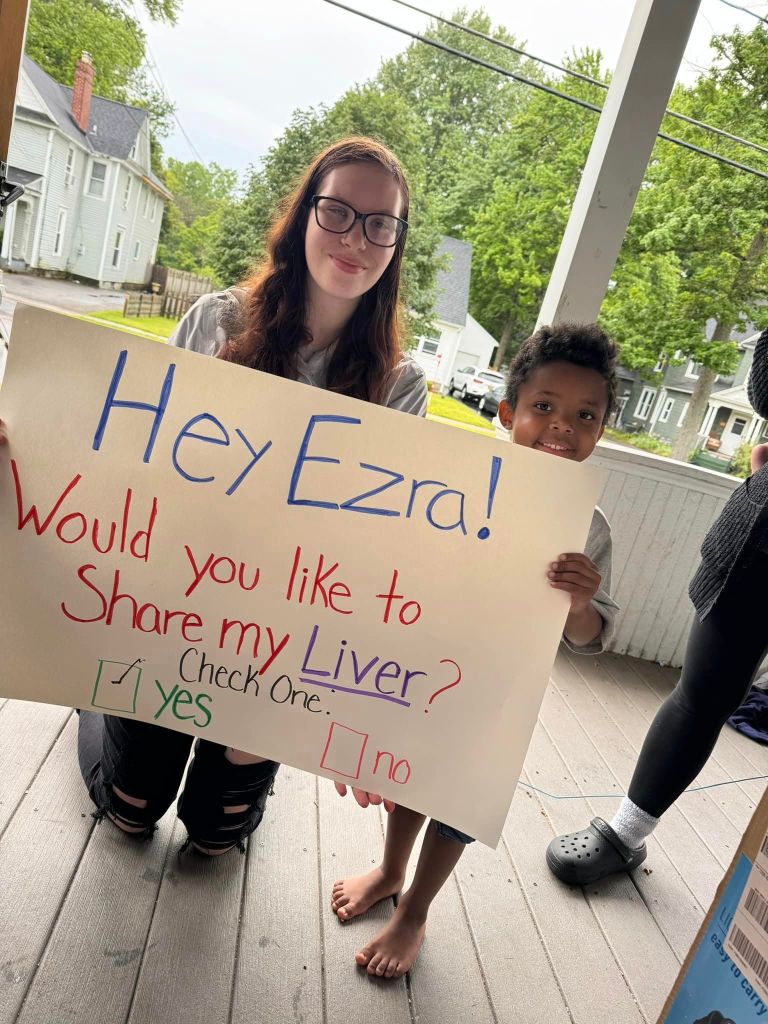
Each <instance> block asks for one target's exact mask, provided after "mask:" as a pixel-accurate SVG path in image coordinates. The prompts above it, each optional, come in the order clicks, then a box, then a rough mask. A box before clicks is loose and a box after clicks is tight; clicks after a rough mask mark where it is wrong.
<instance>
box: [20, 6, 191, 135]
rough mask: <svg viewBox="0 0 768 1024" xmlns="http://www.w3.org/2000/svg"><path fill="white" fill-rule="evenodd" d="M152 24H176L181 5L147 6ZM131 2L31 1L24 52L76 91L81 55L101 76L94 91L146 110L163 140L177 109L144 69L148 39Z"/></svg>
mask: <svg viewBox="0 0 768 1024" xmlns="http://www.w3.org/2000/svg"><path fill="white" fill-rule="evenodd" d="M144 6H145V8H146V10H147V12H148V14H149V15H150V17H151V18H153V20H156V21H165V22H169V23H170V24H175V22H176V18H177V16H178V12H179V9H180V6H181V2H180V0H144ZM134 12H135V8H134V6H133V4H131V3H130V2H128V0H31V3H30V8H29V21H28V24H27V36H26V43H25V50H26V52H27V54H29V56H30V57H31V58H32V59H33V60H34V61H36V62H37V63H38V64H39V65H40V67H41V68H42V69H43V70H44V71H46V72H47V73H48V74H49V75H51V76H52V77H53V78H55V79H56V81H57V82H61V83H62V84H63V85H72V81H73V76H74V71H75V64H76V63H77V60H78V58H79V57H80V55H81V53H82V52H83V51H84V50H86V51H87V52H88V53H90V55H91V58H92V60H93V64H94V68H95V70H96V78H95V81H94V91H95V92H96V94H97V95H98V96H103V97H104V98H105V99H111V100H119V101H120V102H121V103H131V104H134V105H136V106H140V107H143V108H144V109H146V110H147V111H148V112H149V114H150V117H151V119H152V128H153V131H154V133H155V135H156V136H157V137H158V138H163V137H165V136H166V135H167V134H168V133H169V131H170V118H171V116H172V113H173V106H172V104H171V103H169V101H168V100H167V99H166V97H165V96H164V95H163V93H162V92H161V91H160V90H159V89H157V88H156V87H155V86H153V85H152V84H151V82H150V79H149V76H148V74H147V70H146V68H145V67H144V66H143V63H144V55H145V46H146V37H145V34H144V31H143V29H142V28H141V26H140V24H139V23H138V21H137V19H136V16H135V13H134Z"/></svg>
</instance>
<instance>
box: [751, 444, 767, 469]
mask: <svg viewBox="0 0 768 1024" xmlns="http://www.w3.org/2000/svg"><path fill="white" fill-rule="evenodd" d="M766 462H768V444H756V445H755V447H754V448H753V449H752V452H751V454H750V456H749V463H750V466H751V468H752V472H753V473H756V472H757V471H758V469H762V468H763V466H764V465H765V464H766Z"/></svg>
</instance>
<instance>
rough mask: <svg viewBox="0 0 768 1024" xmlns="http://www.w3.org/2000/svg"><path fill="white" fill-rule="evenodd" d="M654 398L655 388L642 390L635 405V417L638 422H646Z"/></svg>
mask: <svg viewBox="0 0 768 1024" xmlns="http://www.w3.org/2000/svg"><path fill="white" fill-rule="evenodd" d="M655 396H656V388H643V390H642V392H641V393H640V401H639V402H638V403H637V408H636V409H635V416H636V417H637V419H639V420H647V419H648V413H649V412H650V411H651V406H652V405H653V399H654V397H655Z"/></svg>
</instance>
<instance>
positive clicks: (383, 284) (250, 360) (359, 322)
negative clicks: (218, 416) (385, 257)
mask: <svg viewBox="0 0 768 1024" xmlns="http://www.w3.org/2000/svg"><path fill="white" fill-rule="evenodd" d="M354 163H368V164H377V165H378V166H379V167H383V168H384V169H385V170H386V171H388V172H389V174H391V175H392V177H393V178H394V180H395V181H396V182H397V185H398V187H399V189H400V194H401V196H402V208H401V210H400V216H401V217H402V218H403V220H407V219H408V185H407V183H406V180H405V176H404V174H403V171H402V168H401V166H400V163H399V162H398V160H397V157H396V156H395V155H394V154H393V153H392V152H391V151H390V150H388V149H387V148H386V147H385V146H383V145H382V144H381V143H379V142H376V141H375V140H373V139H368V138H364V137H356V136H354V137H351V138H347V139H342V140H341V141H340V142H336V143H334V144H333V145H332V146H329V147H328V148H327V149H325V150H323V152H322V153H319V154H318V155H317V156H316V157H315V159H314V160H313V161H312V163H311V164H310V165H309V167H308V168H307V170H306V171H305V173H304V174H303V176H302V178H301V180H300V181H299V183H298V184H297V185H296V187H295V188H294V190H293V192H292V193H291V194H290V195H288V196H286V197H285V198H284V199H283V201H282V203H281V205H280V210H279V215H278V217H277V219H276V221H275V222H274V224H273V225H272V229H271V231H270V233H269V237H268V239H267V254H266V257H265V259H264V261H263V262H262V264H261V265H260V266H259V267H258V268H257V270H256V271H255V272H254V273H253V274H252V275H251V276H250V277H249V278H248V279H246V280H245V281H244V282H243V287H244V288H245V290H246V299H245V309H246V324H245V329H244V330H243V331H242V332H241V333H240V334H239V335H238V336H237V337H235V338H232V339H230V340H229V341H228V343H227V344H226V345H224V346H223V347H222V349H221V351H220V352H219V357H220V358H222V359H227V360H229V361H230V362H234V363H241V364H242V365H244V366H250V367H252V368H253V369H255V370H264V371H266V372H267V373H274V374H277V376H279V377H292V378H293V377H295V376H296V356H297V351H298V348H299V346H300V345H301V344H302V343H304V342H306V341H308V340H309V338H308V336H307V329H306V326H305V323H304V320H305V315H306V291H307V261H306V257H305V255H304V235H305V232H306V228H307V219H308V217H309V216H310V213H309V200H310V197H311V196H313V195H314V194H315V193H316V192H317V191H318V187H319V185H320V183H321V182H322V180H323V178H324V177H325V176H326V175H327V174H329V173H330V171H332V170H333V169H334V168H335V167H341V166H343V165H345V164H354ZM405 235H406V232H403V234H402V235H401V236H400V238H399V239H398V241H397V244H396V246H395V252H394V255H393V257H392V260H391V261H390V263H389V265H388V266H387V269H386V270H385V271H384V273H383V274H382V275H381V277H380V278H379V280H378V281H377V282H376V284H375V285H374V286H373V288H371V289H369V290H368V291H367V292H366V293H365V294H364V295H363V296H362V297H361V299H360V302H359V303H358V305H357V308H356V309H355V312H354V313H353V314H352V317H351V319H350V321H349V323H348V324H347V325H346V327H345V328H344V330H343V332H342V335H341V338H340V339H339V344H338V345H337V346H336V349H335V351H334V353H333V356H332V358H331V362H330V365H329V366H328V384H327V386H328V389H329V390H330V391H338V392H340V393H341V394H343V395H352V396H353V397H354V398H362V399H366V400H367V401H369V402H381V401H382V400H383V398H384V395H385V393H386V388H387V382H388V380H389V379H390V375H391V373H392V371H393V369H394V368H395V366H396V365H397V363H398V361H399V360H400V359H401V357H402V351H401V347H400V319H401V308H400V267H401V264H402V259H403V248H404V246H405Z"/></svg>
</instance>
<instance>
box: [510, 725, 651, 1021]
mask: <svg viewBox="0 0 768 1024" xmlns="http://www.w3.org/2000/svg"><path fill="white" fill-rule="evenodd" d="M526 764H527V765H528V767H527V769H526V776H527V775H528V774H529V773H530V775H531V777H532V778H535V784H536V785H538V786H540V787H542V788H545V789H549V790H550V792H552V791H554V790H555V789H556V788H559V787H563V786H567V787H568V788H569V790H571V791H573V789H574V788H575V786H574V781H575V780H574V779H573V776H572V775H571V773H570V771H569V769H568V766H567V765H566V764H565V763H564V762H563V760H562V758H560V757H559V755H558V754H557V752H556V751H555V749H554V747H553V745H552V743H551V741H550V739H549V738H548V736H547V735H546V732H545V730H544V728H543V727H542V726H541V725H537V727H536V729H535V730H534V735H533V739H532V740H531V746H530V749H529V751H528V758H527V760H526ZM527 781H531V779H528V780H527ZM512 807H513V813H512V815H511V816H510V818H509V819H508V821H507V824H506V826H505V828H504V840H505V843H506V846H507V849H508V850H509V853H510V856H511V858H512V861H513V863H514V865H515V869H516V871H517V873H518V876H519V877H520V878H521V879H522V882H523V886H524V890H525V897H526V902H527V903H528V906H529V907H530V909H531V913H532V914H533V916H534V919H535V921H536V925H537V929H538V931H539V933H540V935H541V936H542V938H543V941H544V943H545V944H546V948H547V950H548V953H549V957H550V959H551V961H552V963H553V964H554V966H555V970H556V972H557V977H558V982H559V986H560V988H561V990H562V992H563V994H564V996H565V1000H566V1003H567V1005H568V1008H569V1010H570V1012H571V1015H572V1017H573V1020H574V1022H575V1024H616V1022H617V1021H621V1022H622V1024H635V1022H639V1021H642V1020H643V1017H642V1015H641V1013H640V1011H639V1009H638V1006H637V1003H636V1000H635V997H634V995H633V993H632V992H631V990H630V988H629V986H628V984H627V980H626V978H625V976H624V974H623V972H622V971H621V968H620V967H619V965H618V963H617V961H616V958H615V956H614V953H613V950H612V948H611V945H610V943H609V941H608V940H607V938H606V936H605V934H604V932H603V930H602V928H601V926H600V923H599V921H598V920H597V918H596V917H595V914H594V912H593V910H592V908H591V906H590V904H589V902H588V901H587V899H586V897H585V895H584V892H583V891H582V890H581V889H574V888H571V887H569V886H565V885H562V884H561V883H560V882H558V881H557V879H556V878H555V877H554V876H553V875H552V874H550V872H549V871H548V870H547V867H546V864H545V862H544V851H545V849H546V847H547V844H548V843H549V841H550V840H551V839H552V837H553V836H554V835H556V834H558V833H560V832H565V831H573V830H574V829H576V828H579V827H580V825H581V823H582V822H583V821H584V820H585V819H586V820H588V810H589V809H588V807H587V805H586V803H585V802H584V801H581V800H574V801H572V802H570V801H569V802H568V803H567V804H564V805H563V806H562V808H560V807H558V809H557V810H556V811H555V812H554V813H551V812H550V811H549V810H548V809H545V808H544V807H543V805H542V804H541V803H540V801H539V799H538V797H536V796H535V795H532V794H528V793H526V792H525V791H523V790H521V791H520V792H518V793H517V794H516V795H515V798H514V800H513V803H512ZM630 888H632V887H631V886H630V887H629V888H627V889H626V890H625V893H624V894H623V895H625V896H626V898H627V899H628V900H631V899H633V895H632V892H631V891H630ZM636 897H637V893H636V891H635V897H634V898H636ZM585 979H588V982H587V983H586V984H585ZM529 984H531V985H532V987H533V986H535V984H536V982H535V981H533V982H532V983H531V982H530V981H529ZM530 991H531V989H529V993H530Z"/></svg>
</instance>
